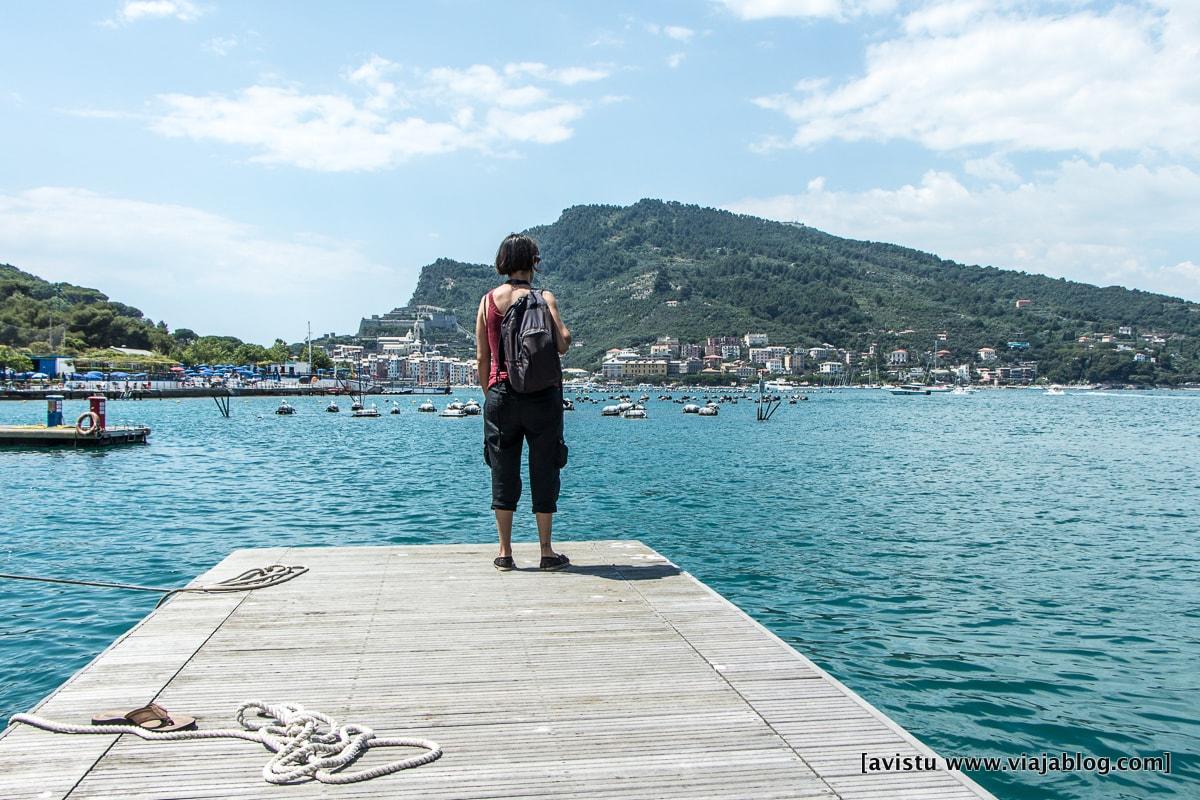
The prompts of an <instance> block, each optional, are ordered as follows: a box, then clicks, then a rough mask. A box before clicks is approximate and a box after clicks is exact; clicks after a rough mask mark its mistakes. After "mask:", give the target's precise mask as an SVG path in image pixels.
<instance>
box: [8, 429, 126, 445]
mask: <svg viewBox="0 0 1200 800" xmlns="http://www.w3.org/2000/svg"><path fill="white" fill-rule="evenodd" d="M149 437H150V429H149V428H147V427H146V426H145V425H122V426H116V427H110V428H105V429H104V430H102V431H97V432H96V433H88V434H84V433H79V432H78V431H76V430H75V426H74V425H58V426H55V427H53V428H48V427H46V426H45V425H0V445H2V446H5V447H110V446H112V445H115V444H145V442H146V440H147V439H148V438H149Z"/></svg>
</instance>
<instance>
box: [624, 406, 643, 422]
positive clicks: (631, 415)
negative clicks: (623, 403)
mask: <svg viewBox="0 0 1200 800" xmlns="http://www.w3.org/2000/svg"><path fill="white" fill-rule="evenodd" d="M622 416H624V417H625V419H646V418H647V417H646V409H644V408H642V407H641V406H634V407H633V408H631V409H629V410H628V411H626V412H625V413H624V414H623V415H622Z"/></svg>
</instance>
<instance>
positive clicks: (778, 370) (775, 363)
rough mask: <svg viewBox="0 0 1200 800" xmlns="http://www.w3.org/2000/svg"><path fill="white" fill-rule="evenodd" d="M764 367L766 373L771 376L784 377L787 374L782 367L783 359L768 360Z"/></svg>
mask: <svg viewBox="0 0 1200 800" xmlns="http://www.w3.org/2000/svg"><path fill="white" fill-rule="evenodd" d="M764 366H766V368H767V372H769V373H771V374H772V375H784V374H786V373H787V369H786V368H785V367H784V366H783V359H781V358H769V359H767V362H766V364H765V365H764Z"/></svg>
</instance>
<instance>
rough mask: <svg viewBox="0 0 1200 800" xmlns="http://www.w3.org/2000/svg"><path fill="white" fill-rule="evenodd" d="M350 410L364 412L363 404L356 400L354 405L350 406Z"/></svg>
mask: <svg viewBox="0 0 1200 800" xmlns="http://www.w3.org/2000/svg"><path fill="white" fill-rule="evenodd" d="M350 410H351V411H362V410H363V404H362V403H361V402H360V401H358V400H355V401H354V402H353V403H351V404H350Z"/></svg>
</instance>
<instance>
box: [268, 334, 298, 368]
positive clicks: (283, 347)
mask: <svg viewBox="0 0 1200 800" xmlns="http://www.w3.org/2000/svg"><path fill="white" fill-rule="evenodd" d="M291 356H292V351H291V349H290V348H288V345H287V342H285V341H284V340H283V339H276V340H275V344H273V345H271V346H270V347H268V348H267V359H268V360H269V361H270V362H271V363H272V364H286V363H287V360H288V359H289V358H291Z"/></svg>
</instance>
